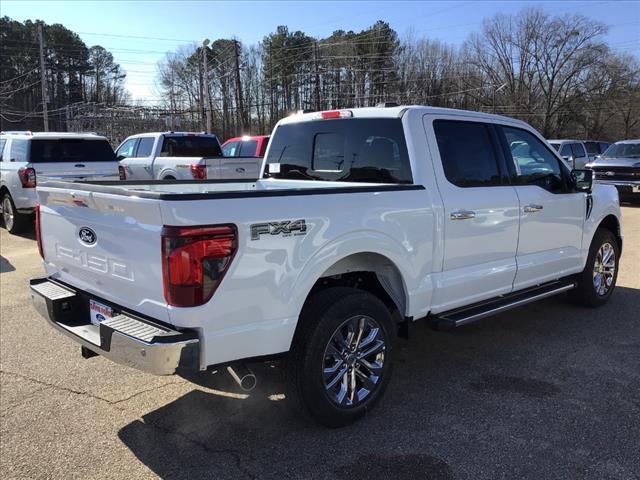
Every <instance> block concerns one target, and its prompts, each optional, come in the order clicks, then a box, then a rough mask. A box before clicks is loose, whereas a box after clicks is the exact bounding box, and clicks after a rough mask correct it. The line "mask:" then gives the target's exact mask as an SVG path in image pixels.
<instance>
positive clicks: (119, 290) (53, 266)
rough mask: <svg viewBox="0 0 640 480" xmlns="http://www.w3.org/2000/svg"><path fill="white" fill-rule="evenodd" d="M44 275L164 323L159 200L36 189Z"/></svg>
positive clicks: (54, 189)
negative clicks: (45, 272)
mask: <svg viewBox="0 0 640 480" xmlns="http://www.w3.org/2000/svg"><path fill="white" fill-rule="evenodd" d="M38 197H39V201H40V204H41V206H40V218H41V229H42V230H41V231H42V241H43V251H44V256H45V266H46V270H47V273H48V274H49V275H53V276H54V277H55V278H57V279H59V280H61V281H63V282H67V283H69V284H72V285H74V286H75V287H77V288H80V289H81V290H85V291H87V292H89V293H91V294H93V295H95V296H96V297H97V298H102V299H104V300H106V301H107V302H113V303H114V304H116V305H121V306H124V307H127V308H130V309H132V310H135V311H138V312H141V313H143V314H146V315H149V316H151V317H154V318H158V319H160V320H164V321H169V316H168V313H167V308H166V304H165V300H164V293H163V285H162V253H161V252H162V249H161V243H160V232H161V228H162V220H161V215H160V208H159V205H158V200H154V199H145V198H139V197H135V196H125V195H113V194H105V193H97V192H88V191H83V190H73V191H70V190H63V189H57V188H52V187H47V186H42V187H39V188H38Z"/></svg>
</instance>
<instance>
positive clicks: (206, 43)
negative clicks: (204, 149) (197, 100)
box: [202, 38, 211, 133]
mask: <svg viewBox="0 0 640 480" xmlns="http://www.w3.org/2000/svg"><path fill="white" fill-rule="evenodd" d="M208 46H209V39H208V38H205V39H204V40H203V41H202V63H203V66H204V72H203V77H204V112H205V115H206V117H207V133H211V108H209V107H210V105H209V66H208V65H207V50H209V48H208Z"/></svg>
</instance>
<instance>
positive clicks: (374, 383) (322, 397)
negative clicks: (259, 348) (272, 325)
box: [286, 287, 395, 427]
mask: <svg viewBox="0 0 640 480" xmlns="http://www.w3.org/2000/svg"><path fill="white" fill-rule="evenodd" d="M300 322H301V324H300V325H299V328H298V331H297V333H296V337H295V338H294V342H293V345H292V348H291V352H290V355H289V358H288V360H287V365H286V374H287V377H288V378H287V380H288V387H289V388H288V394H287V396H288V397H290V398H291V397H293V398H294V400H295V401H297V403H298V404H299V405H300V406H302V407H303V409H304V410H306V411H307V412H308V413H309V414H310V415H311V416H312V417H313V418H314V419H315V420H316V421H318V422H319V423H321V424H323V425H326V426H328V427H341V426H344V425H348V424H350V423H352V422H354V421H355V420H357V419H358V418H360V417H362V416H363V415H364V414H365V413H366V412H367V411H368V410H370V409H371V408H372V407H373V406H374V405H375V404H376V403H377V402H378V401H379V400H380V398H381V397H382V395H383V393H384V390H385V388H386V386H387V384H388V382H389V378H390V376H391V370H392V363H393V343H394V339H395V329H394V324H393V321H392V319H391V315H390V313H389V310H388V309H387V308H386V306H385V305H384V303H383V302H382V301H381V300H379V299H378V298H377V297H375V296H374V295H372V294H370V293H368V292H364V291H362V290H358V289H354V288H346V287H337V288H330V289H327V290H323V291H321V292H319V293H318V294H316V295H315V296H314V297H313V298H312V299H311V300H310V302H309V303H308V305H307V306H305V309H304V311H303V313H302V315H301V318H300Z"/></svg>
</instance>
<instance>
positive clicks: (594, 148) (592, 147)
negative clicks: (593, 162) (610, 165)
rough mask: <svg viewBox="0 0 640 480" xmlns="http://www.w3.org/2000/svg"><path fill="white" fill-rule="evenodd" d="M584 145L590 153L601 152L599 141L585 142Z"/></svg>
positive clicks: (596, 153)
mask: <svg viewBox="0 0 640 480" xmlns="http://www.w3.org/2000/svg"><path fill="white" fill-rule="evenodd" d="M584 146H585V147H586V148H587V153H588V154H589V155H598V154H599V153H600V147H599V145H598V142H584Z"/></svg>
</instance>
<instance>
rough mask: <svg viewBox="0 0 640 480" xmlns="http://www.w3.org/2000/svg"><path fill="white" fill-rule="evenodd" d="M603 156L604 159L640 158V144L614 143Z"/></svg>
mask: <svg viewBox="0 0 640 480" xmlns="http://www.w3.org/2000/svg"><path fill="white" fill-rule="evenodd" d="M602 156H603V157H604V158H640V143H614V144H613V145H611V146H610V147H609V148H607V150H606V151H605V152H604V153H603V154H602Z"/></svg>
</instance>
